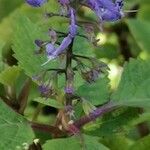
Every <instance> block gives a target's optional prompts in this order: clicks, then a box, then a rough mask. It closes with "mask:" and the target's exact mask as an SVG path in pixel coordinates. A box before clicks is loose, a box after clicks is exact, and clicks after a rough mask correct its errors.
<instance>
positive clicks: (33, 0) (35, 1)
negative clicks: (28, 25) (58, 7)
mask: <svg viewBox="0 0 150 150" xmlns="http://www.w3.org/2000/svg"><path fill="white" fill-rule="evenodd" d="M26 2H27V3H28V4H29V5H31V6H32V7H41V6H42V5H43V4H44V3H46V2H47V0H26Z"/></svg>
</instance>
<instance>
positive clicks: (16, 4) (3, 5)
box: [0, 0, 23, 21]
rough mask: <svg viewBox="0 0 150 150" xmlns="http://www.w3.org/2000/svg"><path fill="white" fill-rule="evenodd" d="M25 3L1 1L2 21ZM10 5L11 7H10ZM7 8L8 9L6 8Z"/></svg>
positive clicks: (19, 0)
mask: <svg viewBox="0 0 150 150" xmlns="http://www.w3.org/2000/svg"><path fill="white" fill-rule="evenodd" d="M22 3H23V1H22V0H13V1H10V0H0V10H1V13H0V21H1V20H2V19H3V18H4V17H6V16H7V15H8V14H9V13H11V12H12V11H13V10H15V9H16V8H17V7H19V6H20V5H21V4H22ZM8 4H9V5H8ZM6 6H7V7H6Z"/></svg>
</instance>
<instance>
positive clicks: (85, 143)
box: [43, 135, 109, 150]
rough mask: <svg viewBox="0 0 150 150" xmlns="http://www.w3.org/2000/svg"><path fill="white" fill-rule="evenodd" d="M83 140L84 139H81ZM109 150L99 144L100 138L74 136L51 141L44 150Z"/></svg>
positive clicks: (44, 146) (45, 145)
mask: <svg viewBox="0 0 150 150" xmlns="http://www.w3.org/2000/svg"><path fill="white" fill-rule="evenodd" d="M81 138H83V139H81ZM49 149H51V150H62V149H65V150H83V149H86V150H109V149H108V148H107V147H105V146H104V145H102V144H101V143H99V138H98V137H93V136H88V135H84V136H83V137H78V136H72V137H70V138H63V139H54V140H49V141H47V142H46V143H45V144H44V145H43V150H49Z"/></svg>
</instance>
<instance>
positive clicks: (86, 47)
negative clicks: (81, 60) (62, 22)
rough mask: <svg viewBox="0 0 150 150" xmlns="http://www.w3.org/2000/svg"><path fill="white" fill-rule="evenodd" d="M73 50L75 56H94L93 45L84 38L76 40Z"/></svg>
mask: <svg viewBox="0 0 150 150" xmlns="http://www.w3.org/2000/svg"><path fill="white" fill-rule="evenodd" d="M79 43H81V44H79ZM73 50H74V53H75V54H79V55H84V56H90V57H92V56H94V50H93V48H92V44H90V43H89V41H88V40H87V39H84V38H83V37H77V38H75V41H74V44H73Z"/></svg>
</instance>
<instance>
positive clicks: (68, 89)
mask: <svg viewBox="0 0 150 150" xmlns="http://www.w3.org/2000/svg"><path fill="white" fill-rule="evenodd" d="M65 93H66V94H73V93H74V89H73V88H72V87H66V88H65Z"/></svg>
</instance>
